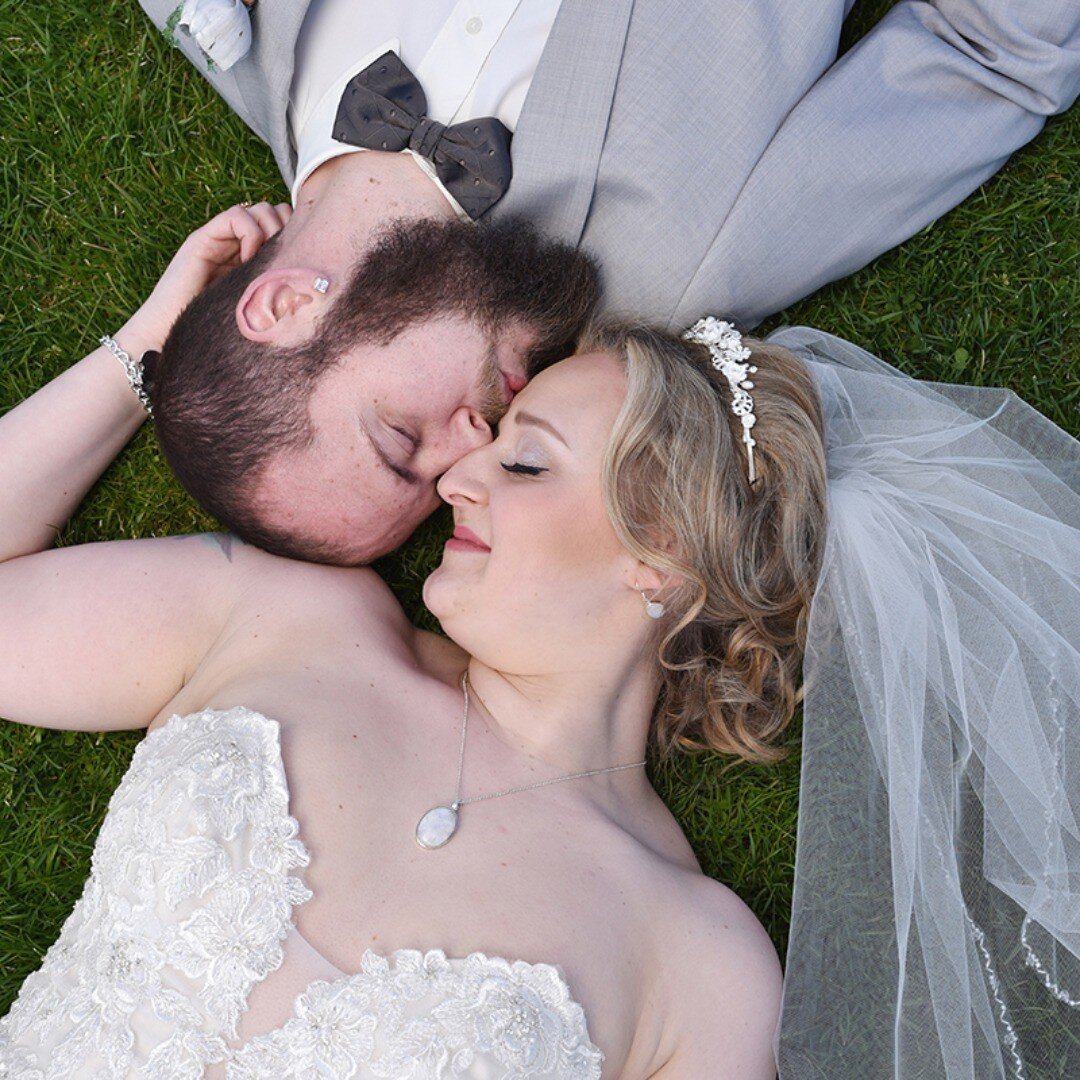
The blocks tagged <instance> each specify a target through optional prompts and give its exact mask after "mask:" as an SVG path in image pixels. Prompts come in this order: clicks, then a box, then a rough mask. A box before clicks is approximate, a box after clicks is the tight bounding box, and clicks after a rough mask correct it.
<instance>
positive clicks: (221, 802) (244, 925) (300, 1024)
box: [0, 708, 603, 1080]
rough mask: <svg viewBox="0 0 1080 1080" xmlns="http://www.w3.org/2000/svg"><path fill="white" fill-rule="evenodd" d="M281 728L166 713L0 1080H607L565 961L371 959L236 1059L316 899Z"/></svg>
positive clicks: (436, 954) (37, 985) (42, 971)
mask: <svg viewBox="0 0 1080 1080" xmlns="http://www.w3.org/2000/svg"><path fill="white" fill-rule="evenodd" d="M288 806H289V795H288V786H287V783H286V778H285V771H284V765H283V763H282V759H281V751H280V746H279V743H278V725H277V723H276V722H274V721H272V720H268V719H266V718H265V717H263V716H261V715H260V714H258V713H254V712H252V711H251V710H248V709H242V708H237V709H230V710H228V711H224V712H219V711H215V710H207V711H205V712H201V713H196V714H193V715H191V716H187V717H173V718H172V719H171V720H170V721H169V722H168V723H166V724H165V725H163V726H162V727H161V728H158V729H157V730H155V731H153V732H151V733H150V734H149V735H147V737H146V738H145V739H144V740H143V742H142V743H141V744H140V745H139V746H138V748H137V749H136V751H135V755H134V757H133V759H132V763H131V767H130V769H129V770H128V772H127V775H126V776H125V777H124V780H123V781H122V783H121V784H120V786H119V787H118V788H117V790H116V792H115V794H114V795H113V798H112V800H111V802H110V804H109V811H108V814H107V815H106V819H105V823H104V825H103V826H102V829H101V832H100V834H99V836H98V840H97V844H96V845H95V848H94V854H93V859H92V864H91V873H90V878H89V880H88V881H87V884H86V888H85V890H84V892H83V895H82V897H81V898H80V900H79V901H78V903H77V904H76V905H75V909H74V910H73V911H72V913H71V916H70V917H69V918H68V920H67V922H66V923H65V924H64V927H63V929H62V930H61V932H60V937H59V938H58V940H57V941H56V943H55V944H54V945H53V947H52V948H51V949H50V950H49V951H48V953H47V954H46V956H45V959H44V961H43V962H42V965H41V967H40V968H39V969H38V971H36V972H35V973H34V974H32V975H31V976H29V978H27V980H26V982H25V983H24V984H23V987H22V990H21V991H20V994H19V997H18V999H17V1000H16V1002H15V1004H14V1005H13V1006H12V1008H11V1011H10V1013H9V1014H8V1015H7V1016H6V1017H4V1018H3V1019H0V1078H4V1080H6V1078H12V1080H53V1078H61V1077H63V1078H68V1077H72V1076H80V1077H100V1078H102V1080H104V1078H109V1080H116V1078H118V1077H126V1076H132V1077H133V1076H137V1077H140V1078H144V1077H145V1078H149V1080H187V1078H191V1080H199V1078H201V1077H202V1076H203V1073H204V1070H205V1069H206V1067H207V1066H209V1065H211V1064H215V1063H223V1064H224V1065H225V1068H226V1071H227V1075H228V1077H229V1080H249V1078H252V1080H253V1078H256V1077H259V1078H264V1077H275V1078H278V1077H280V1078H283V1080H286V1078H290V1077H296V1078H299V1077H310V1076H313V1075H315V1076H331V1077H334V1078H335V1080H337V1078H347V1077H356V1078H358V1080H359V1078H366V1077H394V1078H402V1080H404V1078H416V1080H420V1078H425V1080H426V1078H428V1077H431V1078H436V1077H438V1078H442V1077H479V1076H484V1077H505V1078H508V1080H509V1078H512V1077H514V1078H516V1077H521V1078H526V1077H529V1078H533V1077H551V1078H554V1077H570V1078H582V1080H584V1078H589V1080H593V1078H598V1077H599V1076H600V1069H601V1062H602V1060H603V1056H602V1055H601V1053H600V1051H599V1050H598V1049H597V1048H596V1047H594V1046H593V1045H592V1043H591V1042H589V1040H588V1036H587V1033H586V1025H585V1017H584V1012H583V1011H582V1009H581V1006H580V1005H578V1004H577V1003H576V1002H575V1001H573V999H572V998H571V997H570V994H569V990H568V988H567V986H566V984H565V982H564V981H563V980H562V978H561V976H560V975H559V973H558V972H557V970H556V969H555V968H554V967H551V966H550V965H546V964H527V963H524V962H522V961H518V962H515V963H511V962H509V961H506V960H502V959H499V958H497V957H487V956H484V955H483V954H482V953H474V954H472V955H471V956H469V957H467V958H466V959H464V960H456V959H455V960H451V959H447V957H446V956H445V955H443V953H442V952H440V951H438V950H433V951H431V952H427V953H420V952H417V951H414V950H400V951H399V952H397V953H395V954H393V955H392V956H391V957H381V956H378V955H376V954H374V953H371V952H369V953H367V954H366V955H365V956H364V958H363V963H362V965H361V970H360V971H359V972H358V973H357V974H355V975H342V977H341V978H337V979H334V980H333V981H330V982H325V981H317V982H312V983H311V984H310V985H308V986H307V988H306V989H305V990H304V991H303V992H302V993H301V994H300V995H299V997H298V998H297V999H296V1000H295V1002H294V1009H293V1012H294V1015H293V1016H292V1017H291V1018H290V1019H288V1020H287V1021H286V1022H285V1023H284V1024H283V1025H282V1026H281V1027H279V1028H277V1029H276V1030H273V1031H270V1032H267V1033H266V1034H262V1035H257V1036H255V1037H254V1038H252V1039H250V1040H249V1041H248V1042H247V1043H246V1044H245V1045H243V1046H241V1047H239V1048H238V1049H237V1048H236V1045H235V1044H236V1042H237V1041H238V1025H239V1021H240V1018H241V1017H242V1016H243V1014H244V1012H245V1009H246V1008H247V1000H248V995H249V993H250V992H251V990H252V988H253V987H254V986H255V985H256V984H257V983H259V982H261V981H262V980H264V979H266V978H267V977H268V976H269V975H271V973H273V972H274V971H276V970H277V969H278V968H279V967H280V966H281V964H282V961H283V958H284V950H283V942H284V941H285V939H286V938H287V937H288V935H289V934H290V933H295V927H294V924H293V908H294V907H295V906H296V905H297V904H301V903H304V902H305V901H306V900H308V899H310V897H311V892H310V890H309V889H308V888H307V887H306V886H305V885H304V884H303V882H302V880H301V878H300V876H299V875H298V873H297V871H300V870H301V869H302V868H303V867H305V866H306V865H307V864H308V861H309V856H308V853H307V850H306V849H305V847H304V844H303V842H302V841H301V840H300V837H299V826H298V823H297V821H296V819H295V818H293V817H291V816H290V815H289V811H288Z"/></svg>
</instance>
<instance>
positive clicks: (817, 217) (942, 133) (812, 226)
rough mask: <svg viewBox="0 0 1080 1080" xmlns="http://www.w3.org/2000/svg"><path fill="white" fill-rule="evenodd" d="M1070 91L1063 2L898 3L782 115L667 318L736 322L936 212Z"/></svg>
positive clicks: (833, 273) (1078, 70) (767, 309)
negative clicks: (705, 315) (720, 317)
mask: <svg viewBox="0 0 1080 1080" xmlns="http://www.w3.org/2000/svg"><path fill="white" fill-rule="evenodd" d="M1078 93H1080V3H1078V2H1077V0H937V2H936V3H934V4H930V3H922V2H918V0H904V2H903V3H900V4H898V5H897V6H896V7H894V8H893V9H892V10H891V11H889V13H888V14H887V15H886V16H885V18H884V19H882V21H881V22H880V23H879V24H878V25H877V26H876V27H875V28H874V29H873V30H872V31H871V32H870V33H869V34H867V35H866V37H864V38H863V39H862V40H861V41H860V42H859V43H858V44H857V45H856V46H855V47H854V48H852V49H851V50H850V51H849V52H848V53H846V54H845V55H844V56H843V57H842V58H841V59H840V60H839V61H837V63H836V64H834V65H833V66H832V67H831V68H830V69H829V70H828V71H827V72H826V73H825V74H824V75H823V76H822V77H821V78H820V79H819V80H818V81H817V83H815V84H814V86H813V87H811V89H810V90H809V92H808V93H807V94H806V95H805V97H803V99H802V100H801V101H800V102H799V103H798V104H797V105H796V106H795V108H794V109H793V110H792V111H791V113H790V114H789V116H788V117H787V119H786V120H785V121H784V123H783V124H782V125H781V127H780V128H779V130H778V131H777V133H776V135H775V136H774V138H773V139H772V141H771V142H770V143H769V145H768V147H767V148H766V150H765V153H764V154H763V155H762V157H761V158H760V160H759V161H758V163H757V165H756V166H755V168H754V170H753V172H752V173H751V175H750V177H749V179H748V181H747V183H746V185H745V187H744V188H743V190H742V192H741V193H740V195H739V198H738V199H737V201H736V202H735V204H734V206H733V207H732V210H731V213H730V214H729V216H728V218H727V220H726V221H725V223H724V225H723V227H722V228H721V229H720V231H719V233H718V235H717V238H716V240H715V242H714V244H713V246H712V248H711V249H710V251H709V253H708V255H707V257H706V258H705V260H704V261H703V263H702V265H701V267H700V269H699V271H698V273H697V274H696V276H695V278H694V280H693V281H692V282H691V284H690V287H689V288H688V290H687V291H686V293H685V294H684V296H683V297H682V299H681V301H680V303H679V306H678V310H677V311H676V313H675V315H674V317H673V319H672V324H673V325H675V326H684V325H686V324H688V323H690V322H692V321H693V320H694V319H695V318H697V317H698V316H699V315H700V314H701V312H702V311H705V310H716V309H717V306H718V304H719V306H720V309H721V310H723V311H724V312H725V313H726V314H730V315H732V316H734V317H735V318H737V319H738V320H739V321H740V322H741V323H742V324H744V325H746V326H750V325H753V324H754V323H756V322H758V321H760V320H761V319H762V318H764V317H765V316H766V315H769V314H771V313H772V312H774V311H779V310H780V309H781V308H784V307H786V306H787V305H788V304H790V303H793V302H794V301H795V300H798V299H800V298H801V297H803V296H806V295H807V294H808V293H810V292H812V291H813V290H814V289H817V288H819V287H820V286H822V285H825V284H826V283H828V282H830V281H834V280H836V279H837V278H840V277H843V276H845V275H846V274H849V273H852V272H853V271H855V270H857V269H859V268H860V267H862V266H864V265H865V264H866V263H868V262H869V261H870V260H871V259H873V258H875V257H876V256H877V255H879V254H881V253H882V252H884V251H887V250H888V249H889V248H892V247H894V246H895V245H897V244H899V243H901V242H902V241H903V240H906V239H907V238H908V237H909V236H911V235H913V234H914V233H915V232H917V231H918V230H919V229H921V228H922V227H923V226H925V225H927V224H928V223H929V222H931V221H933V220H934V219H935V218H937V217H939V216H940V215H942V214H944V213H945V212H946V211H947V210H950V209H951V208H952V207H954V206H955V205H956V204H957V203H958V202H960V201H961V200H962V199H963V198H965V197H966V196H967V195H968V194H970V193H971V192H972V191H973V190H974V189H975V188H976V187H978V185H979V184H981V183H982V182H983V181H984V180H986V179H987V177H989V176H991V175H993V173H994V172H996V171H997V170H998V169H999V168H1000V167H1001V166H1002V165H1003V164H1004V162H1005V161H1006V160H1007V159H1008V157H1009V156H1010V155H1011V154H1012V153H1013V152H1014V151H1015V150H1017V149H1018V148H1019V147H1021V146H1023V145H1024V144H1025V143H1027V142H1028V141H1029V140H1030V139H1032V138H1033V137H1034V136H1035V135H1036V134H1037V133H1038V132H1039V131H1040V129H1041V128H1042V126H1043V124H1044V123H1045V120H1046V117H1047V116H1050V115H1053V114H1054V113H1060V112H1064V111H1065V110H1066V109H1067V108H1068V107H1069V106H1070V105H1071V104H1072V103H1073V101H1074V100H1075V99H1076V96H1077V94H1078Z"/></svg>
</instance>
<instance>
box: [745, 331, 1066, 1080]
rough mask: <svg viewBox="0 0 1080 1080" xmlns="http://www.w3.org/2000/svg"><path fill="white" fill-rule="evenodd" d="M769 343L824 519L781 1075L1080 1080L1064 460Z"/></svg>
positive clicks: (994, 401) (953, 405) (839, 365)
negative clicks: (818, 425)
mask: <svg viewBox="0 0 1080 1080" xmlns="http://www.w3.org/2000/svg"><path fill="white" fill-rule="evenodd" d="M769 341H770V342H771V343H775V344H779V345H784V346H786V347H787V348H789V349H791V350H792V351H793V352H795V353H796V354H797V355H798V356H800V357H801V358H802V359H803V360H804V361H805V362H806V363H807V364H808V365H809V366H810V368H811V370H812V371H813V373H814V376H815V378H816V380H817V383H818V386H819V389H820V392H821V396H822V399H823V403H824V407H825V415H826V444H827V462H828V471H829V515H830V517H829V527H828V539H827V543H826V551H825V556H824V568H823V571H822V575H821V578H820V584H819V587H818V591H817V594H816V596H815V599H814V603H813V606H812V610H811V619H810V629H809V641H808V648H807V654H806V663H805V675H806V684H807V694H806V701H805V707H804V719H803V750H802V753H803V758H802V766H801V768H802V780H801V789H800V798H799V823H798V838H797V855H796V869H795V891H794V902H793V912H792V924H791V938H790V945H789V949H788V954H787V963H786V976H785V991H784V1006H783V1013H782V1018H781V1025H780V1031H779V1035H778V1045H777V1055H778V1062H779V1066H780V1076H781V1078H782V1080H806V1078H817V1077H822V1078H824V1077H827V1078H829V1080H848V1078H851V1080H871V1078H873V1080H881V1078H887V1077H895V1078H897V1080H923V1078H926V1080H930V1078H933V1080H941V1078H947V1080H991V1078H998V1077H1008V1078H1015V1080H1036V1078H1039V1080H1041V1078H1043V1077H1050V1076H1055V1077H1056V1076H1062V1077H1064V1076H1080V657H1078V654H1077V649H1078V643H1080V495H1078V491H1077V487H1078V480H1080V444H1078V443H1077V442H1076V441H1075V440H1074V439H1072V438H1071V437H1070V436H1069V435H1067V434H1066V433H1065V432H1063V431H1062V430H1061V429H1060V428H1058V427H1056V426H1055V425H1054V424H1053V423H1051V422H1050V421H1049V420H1047V419H1046V418H1045V417H1043V416H1042V415H1040V414H1039V413H1038V412H1036V411H1035V410H1034V409H1032V408H1030V407H1029V406H1028V405H1026V404H1025V403H1024V402H1023V401H1022V400H1021V399H1020V398H1019V397H1017V396H1016V395H1015V394H1013V393H1011V392H1009V391H1005V390H997V389H982V388H975V387H967V386H949V385H944V384H931V383H923V382H919V381H916V380H914V379H911V378H909V377H907V376H905V375H903V374H902V373H901V372H899V371H897V370H896V369H895V368H893V367H891V366H890V365H888V364H887V363H885V362H883V361H882V360H879V359H877V358H876V357H874V356H871V355H870V354H869V353H867V352H865V351H864V350H862V349H860V348H858V347H856V346H854V345H852V344H850V343H849V342H846V341H843V340H841V339H840V338H836V337H833V336H831V335H829V334H826V333H822V332H820V331H816V330H810V329H806V328H802V327H796V328H788V329H784V330H781V331H778V332H776V333H775V334H773V335H771V336H770V338H769ZM759 438H760V439H764V438H767V434H766V433H764V432H762V434H761V435H760V436H759Z"/></svg>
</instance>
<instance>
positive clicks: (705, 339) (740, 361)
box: [683, 315, 757, 484]
mask: <svg viewBox="0 0 1080 1080" xmlns="http://www.w3.org/2000/svg"><path fill="white" fill-rule="evenodd" d="M683 337H684V338H685V339H686V340H687V341H696V342H698V343H699V344H701V345H705V346H706V347H707V348H708V350H709V352H710V354H711V355H712V365H713V367H714V368H716V370H717V371H719V372H720V374H721V375H723V376H724V377H725V378H726V379H727V381H728V386H729V387H730V388H731V411H732V412H733V413H734V414H735V415H736V416H738V417H739V418H740V419H741V420H742V426H743V437H742V441H743V442H744V443H745V444H746V456H747V459H748V461H749V477H750V483H751V484H752V483H753V482H754V480H755V479H756V478H757V477H756V475H755V473H754V447H755V446H757V443H756V442H755V441H754V437H753V436H752V435H751V434H750V429H751V428H752V427H753V426H754V424H756V423H757V417H756V416H754V399H753V398H752V397H751V396H750V395H749V393H747V391H748V390H753V388H754V384H753V383H752V382H751V381H750V380H749V379H748V378H747V375H748V374H750V375H753V374H754V373H755V372H756V371H757V368H756V367H753V366H752V365H751V364H749V363H747V361H749V359H750V350H749V349H748V348H747V347H746V346H745V345H744V344H743V343H742V334H740V333H739V331H738V330H736V329H735V327H734V326H732V325H731V323H729V322H723V321H722V320H720V319H716V318H714V317H713V316H712V315H709V316H707V317H706V318H704V319H698V321H697V322H696V323H694V325H693V326H691V327H690V329H689V330H687V331H686V333H685V334H683Z"/></svg>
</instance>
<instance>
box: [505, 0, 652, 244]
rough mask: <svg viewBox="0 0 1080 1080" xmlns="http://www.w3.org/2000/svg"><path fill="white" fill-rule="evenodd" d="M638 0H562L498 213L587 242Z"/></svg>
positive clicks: (517, 137) (531, 89)
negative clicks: (584, 233)
mask: <svg viewBox="0 0 1080 1080" xmlns="http://www.w3.org/2000/svg"><path fill="white" fill-rule="evenodd" d="M633 7H634V3H633V0H562V4H561V6H560V8H559V13H558V15H557V16H556V17H555V22H554V25H553V26H552V28H551V34H550V35H549V37H548V40H547V44H546V45H545V47H544V51H543V54H542V55H541V57H540V63H539V64H538V65H537V67H536V73H535V74H534V76H533V80H532V84H531V86H530V87H529V92H528V94H527V95H526V98H525V104H524V105H523V107H522V110H521V116H520V117H519V119H518V124H517V128H516V129H515V131H514V139H513V142H512V143H511V147H510V153H511V157H512V159H513V166H514V178H513V180H512V181H511V183H510V190H509V191H508V192H507V194H506V196H505V197H504V198H503V199H502V201H501V202H500V203H499V204H498V206H496V207H495V208H494V209H493V210H492V215H493V216H496V217H499V218H503V217H509V216H514V215H521V216H524V217H528V218H529V219H530V220H531V221H533V222H534V223H535V224H536V225H538V226H539V227H540V228H542V229H544V230H545V231H547V232H549V233H551V234H552V235H554V236H558V237H560V238H561V239H564V240H567V241H569V242H571V243H577V242H578V241H579V240H580V239H581V234H582V231H583V230H584V228H585V219H586V217H587V216H588V213H589V206H590V204H591V202H592V196H593V189H594V188H595V186H596V174H597V170H598V168H599V164H600V151H601V150H602V149H603V145H604V136H605V135H606V133H607V124H608V117H609V115H610V113H611V102H612V98H613V97H614V95H615V84H616V82H617V81H618V77H619V65H620V63H621V61H622V55H623V46H624V44H625V42H626V32H627V27H628V26H629V23H630V13H631V11H632V10H633Z"/></svg>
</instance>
